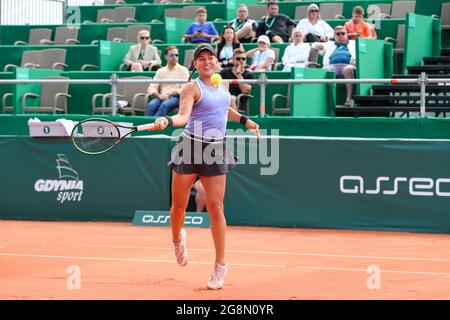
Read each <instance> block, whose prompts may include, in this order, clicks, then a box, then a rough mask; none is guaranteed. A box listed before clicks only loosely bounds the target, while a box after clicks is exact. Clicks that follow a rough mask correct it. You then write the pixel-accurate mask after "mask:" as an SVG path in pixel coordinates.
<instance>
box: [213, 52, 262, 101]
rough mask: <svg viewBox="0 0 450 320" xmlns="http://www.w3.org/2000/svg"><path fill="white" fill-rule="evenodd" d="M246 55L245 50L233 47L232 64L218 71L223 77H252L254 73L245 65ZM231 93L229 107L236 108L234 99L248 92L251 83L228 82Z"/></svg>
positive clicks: (240, 78)
mask: <svg viewBox="0 0 450 320" xmlns="http://www.w3.org/2000/svg"><path fill="white" fill-rule="evenodd" d="M246 59H247V56H246V55H245V51H244V50H243V49H241V48H238V49H235V50H234V52H233V61H232V63H233V66H232V67H228V68H224V69H222V71H220V75H221V76H222V78H223V79H239V80H242V79H254V78H255V77H254V75H253V73H252V72H251V71H249V70H248V69H247V68H246V67H247V66H246V63H245V60H246ZM229 90H230V93H231V107H232V108H233V109H237V103H236V99H237V96H238V95H240V94H241V93H245V94H249V93H250V91H251V90H252V85H251V84H247V83H240V84H233V83H230V89H229Z"/></svg>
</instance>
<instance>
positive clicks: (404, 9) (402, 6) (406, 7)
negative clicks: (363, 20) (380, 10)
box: [381, 1, 416, 19]
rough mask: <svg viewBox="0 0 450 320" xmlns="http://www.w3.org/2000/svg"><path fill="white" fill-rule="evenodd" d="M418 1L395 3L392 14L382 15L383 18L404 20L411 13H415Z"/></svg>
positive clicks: (393, 3)
mask: <svg viewBox="0 0 450 320" xmlns="http://www.w3.org/2000/svg"><path fill="white" fill-rule="evenodd" d="M415 8H416V1H393V2H392V9H391V14H390V15H387V14H381V18H392V19H403V18H405V17H406V14H407V13H409V12H412V13H414V11H415Z"/></svg>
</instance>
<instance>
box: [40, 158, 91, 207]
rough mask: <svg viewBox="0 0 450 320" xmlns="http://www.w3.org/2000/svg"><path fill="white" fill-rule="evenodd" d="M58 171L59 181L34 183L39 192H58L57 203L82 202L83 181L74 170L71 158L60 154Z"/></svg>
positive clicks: (49, 180) (45, 180)
mask: <svg viewBox="0 0 450 320" xmlns="http://www.w3.org/2000/svg"><path fill="white" fill-rule="evenodd" d="M56 169H57V170H58V174H59V179H58V180H52V179H39V180H37V181H36V182H35V183H34V190H36V191H37V192H57V195H56V201H59V202H60V203H64V202H66V201H81V196H82V195H83V180H80V179H79V176H78V172H77V171H75V170H74V169H73V168H72V165H71V164H70V162H69V158H68V157H67V156H66V155H65V154H62V153H60V154H58V155H57V158H56Z"/></svg>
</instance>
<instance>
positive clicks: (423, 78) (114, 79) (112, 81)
mask: <svg viewBox="0 0 450 320" xmlns="http://www.w3.org/2000/svg"><path fill="white" fill-rule="evenodd" d="M224 81H227V82H229V83H233V84H239V83H247V84H256V85H259V86H260V89H261V90H260V112H259V114H260V116H261V117H264V116H266V107H265V99H266V88H267V86H268V85H271V84H346V83H352V84H358V83H360V84H361V83H372V84H393V85H395V84H418V85H419V86H420V116H421V117H425V113H426V86H427V84H436V83H442V84H450V79H448V78H428V76H427V75H426V74H425V73H424V72H422V73H421V74H420V75H419V76H418V77H417V78H405V79H268V78H267V76H266V74H265V73H262V74H261V76H260V78H259V79H253V80H229V79H224ZM187 82H188V81H187V80H181V79H174V80H155V79H129V78H119V77H118V76H117V74H115V73H114V74H112V75H111V77H110V78H109V79H23V80H22V79H11V80H8V79H0V85H2V84H42V83H68V84H109V85H110V86H111V95H112V97H111V104H112V115H116V114H117V95H118V93H117V87H118V86H119V85H121V84H142V83H147V84H149V85H150V84H152V83H158V84H162V83H180V84H183V83H187ZM443 89H444V88H443Z"/></svg>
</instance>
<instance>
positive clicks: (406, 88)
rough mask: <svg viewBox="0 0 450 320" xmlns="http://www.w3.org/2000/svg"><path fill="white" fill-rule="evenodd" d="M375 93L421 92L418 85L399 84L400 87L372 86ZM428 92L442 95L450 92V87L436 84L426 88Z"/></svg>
mask: <svg viewBox="0 0 450 320" xmlns="http://www.w3.org/2000/svg"><path fill="white" fill-rule="evenodd" d="M372 90H373V93H374V94H375V95H377V94H389V93H397V92H420V86H419V85H418V84H398V85H374V86H372ZM425 91H426V92H430V93H440V92H446V91H450V85H448V86H440V85H436V84H432V85H427V86H426V87H425Z"/></svg>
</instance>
